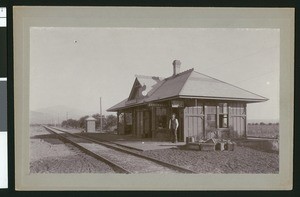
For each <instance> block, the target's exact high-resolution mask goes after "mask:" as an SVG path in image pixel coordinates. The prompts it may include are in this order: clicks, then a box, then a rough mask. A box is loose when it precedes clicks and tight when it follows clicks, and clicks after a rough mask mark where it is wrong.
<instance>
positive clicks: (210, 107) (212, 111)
mask: <svg viewBox="0 0 300 197" xmlns="http://www.w3.org/2000/svg"><path fill="white" fill-rule="evenodd" d="M216 113H217V106H213V105H206V106H205V114H216Z"/></svg>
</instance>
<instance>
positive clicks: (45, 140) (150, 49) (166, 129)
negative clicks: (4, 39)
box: [14, 7, 293, 190]
mask: <svg viewBox="0 0 300 197" xmlns="http://www.w3.org/2000/svg"><path fill="white" fill-rule="evenodd" d="M68 9H69V10H70V11H74V12H73V14H72V16H73V17H74V18H72V19H71V18H70V16H71V15H69V14H68V12H67V11H63V10H61V9H59V8H58V9H55V8H51V7H46V8H39V7H36V8H22V7H16V8H15V12H14V15H15V18H16V21H18V22H19V23H15V24H14V25H15V30H14V31H15V32H14V33H15V34H14V36H15V40H16V42H15V49H14V50H15V54H16V55H15V80H16V81H15V84H16V85H15V99H16V101H15V102H16V103H17V105H16V112H15V114H16V124H15V128H16V133H17V134H16V143H15V145H16V151H17V152H16V160H17V161H16V162H17V163H20V165H19V166H17V167H16V185H17V188H18V189H21V190H22V189H25V190H28V189H37V190H40V189H41V190H43V189H45V188H46V189H62V190H64V189H76V190H77V189H79V190H80V189H83V190H89V189H102V190H106V189H107V190H111V189H117V190H118V189H125V190H127V189H137V190H143V189H171V190H172V189H183V190H184V189H188V190H190V189H196V190H198V189H200V190H203V189H209V190H210V189H216V190H217V189H223V190H224V189H225V190H227V189H249V188H253V189H265V188H266V187H268V188H269V189H288V188H290V187H291V179H290V176H291V172H292V164H290V161H291V159H292V154H293V152H292V146H293V145H292V140H293V138H292V135H293V133H292V129H291V128H292V124H291V123H292V122H291V121H292V119H291V118H290V115H291V114H292V113H291V111H290V109H291V108H290V107H291V104H292V102H293V101H292V100H290V96H291V95H292V92H290V90H291V87H292V81H291V79H292V78H290V76H289V75H288V74H292V73H289V72H292V71H291V69H290V66H291V65H292V64H291V63H290V61H288V60H287V59H286V58H285V57H287V56H288V55H286V53H288V54H290V52H292V50H290V51H289V49H291V48H289V47H291V46H288V45H287V44H286V43H287V42H283V41H282V40H283V38H290V37H289V36H288V35H289V34H288V33H289V32H288V31H290V32H292V31H291V29H292V28H291V27H290V26H289V27H290V29H289V28H286V29H287V30H288V31H284V30H282V26H280V25H282V24H281V23H280V25H277V23H276V20H274V24H276V25H265V23H262V24H260V22H257V20H256V19H253V21H255V22H257V23H258V24H259V25H253V24H255V23H254V22H253V23H251V22H249V21H251V20H252V18H251V17H254V15H253V12H252V11H253V10H251V9H250V10H247V9H246V10H239V9H224V10H222V9H221V10H218V9H216V10H213V9H212V10H210V9H199V10H197V9H191V8H181V9H180V8H111V9H109V8H85V9H83V10H79V9H76V8H68ZM179 9H180V10H181V11H183V12H182V17H183V18H180V19H179V18H178V15H177V13H178V11H179ZM53 10H55V11H57V13H58V14H57V15H55V16H52V15H51V17H49V14H50V13H52V11H53ZM266 10H267V9H266ZM151 11H152V12H151ZM155 11H157V12H155ZM222 11H224V12H222ZM243 11H246V12H245V13H246V14H245V16H244V13H243ZM247 11H249V12H247ZM268 11H269V13H270V14H271V15H272V14H274V16H277V15H276V14H279V16H282V17H290V16H291V15H293V14H291V13H292V12H291V11H290V10H288V9H287V10H283V12H282V13H280V12H279V11H277V10H273V9H270V10H268ZM285 11H286V12H285ZM88 12H90V13H94V15H93V14H88V15H87V16H83V15H82V14H83V13H88ZM214 12H215V13H218V17H216V16H217V15H216V16H214V17H213V18H210V17H211V15H210V14H209V13H214ZM41 13H42V14H41ZM116 13H117V14H116ZM154 13H157V14H154ZM257 13H258V15H259V16H260V17H262V16H263V12H262V10H257ZM114 14H115V15H114ZM231 14H232V16H236V15H240V16H244V18H242V19H243V20H244V21H247V22H249V24H248V25H247V22H246V23H243V20H242V19H237V18H232V16H231ZM247 14H249V15H247ZM281 14H282V15H281ZM37 16H41V17H37ZM108 16H114V17H115V18H114V17H108ZM138 16H143V17H142V18H139V17H138ZM192 16H193V17H192ZM222 16H224V17H225V16H226V17H228V18H229V19H225V20H224V21H222V20H220V21H219V20H218V18H222ZM248 16H251V17H250V18H251V20H250V19H249V18H247V17H248ZM34 17H36V18H34ZM57 17H59V18H60V19H61V21H57V20H56V19H57ZM90 17H93V18H94V19H97V20H95V21H96V22H94V21H93V22H91V21H90ZM205 17H207V20H204V19H205ZM199 18H200V19H199ZM198 20H199V21H198ZM261 20H262V21H263V19H261ZM289 20H291V19H289ZM54 21H55V22H54ZM87 21H89V22H91V24H89V23H88V22H87ZM215 21H218V23H220V24H216V23H215ZM228 21H230V22H228ZM277 22H278V21H277ZM127 23H128V25H127ZM278 23H279V22H278ZM107 24H109V25H107ZM199 24H202V25H199ZM221 24H225V25H221ZM228 24H230V25H228ZM237 24H240V25H237ZM270 24H272V23H270ZM16 32H18V33H16ZM22 32H23V33H22ZM24 40H25V41H24ZM283 46H288V47H285V48H286V49H287V50H286V51H285V52H283V51H282V47H283ZM25 49H26V50H25ZM283 61H285V64H283ZM21 65H23V66H21ZM287 70H288V71H289V72H284V74H282V72H283V71H287ZM283 83H285V86H283ZM284 87H286V88H284ZM283 89H284V90H283ZM17 98H18V99H17ZM20 98H23V99H22V100H21V99H20ZM284 106H286V107H285V109H283V108H284ZM18 112H19V113H18ZM285 119H287V120H285ZM287 125H288V126H287ZM282 128H284V131H283V130H282ZM18 145H22V146H18ZM21 147H23V148H21ZM18 155H22V156H20V157H18ZM18 161H20V162H18ZM285 161H286V162H285ZM21 164H23V166H21ZM282 164H284V165H282ZM81 177H82V178H81ZM174 177H178V178H180V179H182V180H184V182H185V184H184V183H183V182H181V183H179V182H176V183H175V182H174V180H175V179H174ZM67 180H68V181H67ZM79 180H82V181H83V180H84V181H83V182H82V183H80V182H79ZM126 180H127V181H126ZM257 180H258V181H257ZM104 182H105V183H104ZM130 182H131V185H130V184H129V183H130ZM197 182H198V184H197ZM110 183H112V184H111V185H110ZM189 183H191V184H189ZM226 183H227V184H226ZM249 183H251V184H249ZM178 185H179V187H178ZM227 185H228V186H227ZM268 185H269V186H268Z"/></svg>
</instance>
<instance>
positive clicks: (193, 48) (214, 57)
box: [30, 27, 280, 119]
mask: <svg viewBox="0 0 300 197" xmlns="http://www.w3.org/2000/svg"><path fill="white" fill-rule="evenodd" d="M279 33H280V32H279V30H278V29H236V28H232V29H229V28H228V29H218V28H207V29H202V28H190V29H187V28H58V27H55V28H49V27H47V28H42V27H33V28H31V29H30V69H31V70H30V109H31V110H38V109H40V108H46V107H51V106H57V105H64V106H67V107H70V108H75V109H79V110H82V111H84V112H85V113H87V114H92V113H97V112H99V97H100V96H101V97H102V106H103V112H105V110H106V109H108V108H109V107H111V106H113V105H115V104H116V103H118V102H120V101H121V100H123V99H125V98H126V97H128V96H129V93H130V90H131V87H132V85H133V81H134V79H135V76H134V75H135V74H142V75H151V76H152V75H154V76H161V77H169V76H170V75H172V72H173V71H172V61H173V60H174V59H179V60H180V61H181V63H182V64H181V71H185V70H188V69H190V68H194V69H195V70H196V71H198V72H201V73H203V74H206V75H209V76H212V77H215V78H218V79H220V80H223V81H226V82H228V83H231V84H234V85H237V86H239V87H241V88H244V89H246V90H249V91H252V92H254V93H256V94H259V95H262V96H264V97H267V98H269V99H270V100H269V101H267V102H263V103H258V104H249V105H248V119H279V47H280V46H279Z"/></svg>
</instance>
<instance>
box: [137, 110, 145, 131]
mask: <svg viewBox="0 0 300 197" xmlns="http://www.w3.org/2000/svg"><path fill="white" fill-rule="evenodd" d="M136 115H137V118H136V119H137V122H136V123H137V124H136V129H137V133H136V135H137V136H138V137H140V136H142V134H143V133H144V131H143V129H144V127H143V111H137V112H136Z"/></svg>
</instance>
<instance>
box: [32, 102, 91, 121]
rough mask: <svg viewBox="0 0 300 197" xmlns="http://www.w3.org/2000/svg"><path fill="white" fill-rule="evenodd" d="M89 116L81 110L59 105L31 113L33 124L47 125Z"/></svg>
mask: <svg viewBox="0 0 300 197" xmlns="http://www.w3.org/2000/svg"><path fill="white" fill-rule="evenodd" d="M85 115H89V114H86V113H84V112H83V111H81V110H78V109H73V108H70V107H66V106H62V105H57V106H53V107H47V108H42V109H38V110H35V111H30V123H31V124H46V123H53V124H55V123H58V122H59V123H61V122H62V121H64V120H66V119H67V118H68V119H71V118H72V119H79V118H80V117H82V116H85Z"/></svg>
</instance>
